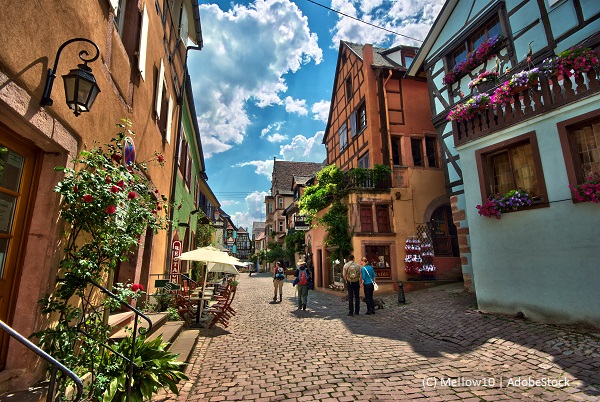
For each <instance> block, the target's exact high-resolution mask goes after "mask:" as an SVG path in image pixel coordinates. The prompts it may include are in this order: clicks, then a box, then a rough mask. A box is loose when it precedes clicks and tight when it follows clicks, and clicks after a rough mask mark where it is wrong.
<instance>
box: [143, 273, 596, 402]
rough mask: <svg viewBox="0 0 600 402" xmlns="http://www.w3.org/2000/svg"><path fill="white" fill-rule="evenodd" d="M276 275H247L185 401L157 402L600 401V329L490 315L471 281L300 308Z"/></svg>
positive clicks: (202, 348) (314, 297)
mask: <svg viewBox="0 0 600 402" xmlns="http://www.w3.org/2000/svg"><path fill="white" fill-rule="evenodd" d="M283 293H284V298H283V302H282V303H278V304H274V305H272V304H269V302H270V301H271V299H272V297H273V287H272V282H271V279H270V277H269V275H268V274H259V275H253V276H251V277H249V276H248V275H247V274H242V275H241V278H240V281H239V287H238V291H237V295H236V299H235V300H234V302H233V307H234V308H235V309H236V311H237V315H236V316H235V317H233V319H232V320H231V321H230V323H229V327H228V328H226V329H222V328H220V327H215V328H213V329H211V330H207V331H203V333H202V334H201V337H200V340H199V342H198V345H197V346H196V349H195V351H194V352H193V355H192V357H191V360H190V364H189V365H188V367H187V371H186V372H187V374H188V376H189V377H190V380H189V381H188V382H187V383H186V384H184V385H183V387H182V389H181V392H180V395H179V397H175V396H174V395H168V396H165V394H161V395H159V396H157V397H156V398H155V399H154V400H155V401H168V400H171V401H175V400H177V401H222V400H227V401H229V400H261V401H275V400H282V401H283V400H289V401H310V400H319V401H352V400H368V401H395V400H415V399H422V400H431V401H450V400H464V401H478V400H484V401H497V400H539V401H578V400H586V401H598V400H600V331H590V330H583V329H579V328H571V327H557V326H552V325H544V324H537V323H532V322H529V321H527V320H521V319H516V318H512V317H505V316H495V315H486V314H480V313H479V312H478V311H477V308H476V303H475V296H474V295H472V294H466V293H464V292H463V291H462V284H452V285H444V286H438V287H434V288H431V289H427V290H421V291H416V292H411V293H407V295H406V298H407V304H405V305H398V303H397V295H396V294H394V293H392V294H389V293H388V294H383V295H378V294H377V293H376V297H381V298H382V299H383V300H384V301H385V305H384V309H382V310H376V312H377V314H375V315H372V316H366V315H364V313H365V312H366V306H365V305H364V303H363V305H362V309H361V315H359V316H353V317H349V316H347V315H346V314H347V312H348V310H347V308H348V307H347V302H344V301H342V298H341V297H342V296H343V293H339V294H332V293H329V292H310V293H309V301H308V308H307V310H306V311H299V310H297V309H296V299H295V295H294V288H293V287H292V285H291V283H290V282H286V283H285V284H284V290H283Z"/></svg>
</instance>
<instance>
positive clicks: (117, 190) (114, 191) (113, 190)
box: [110, 186, 121, 193]
mask: <svg viewBox="0 0 600 402" xmlns="http://www.w3.org/2000/svg"><path fill="white" fill-rule="evenodd" d="M119 190H121V189H120V188H119V187H117V186H112V187H111V188H110V192H111V193H118V192H119Z"/></svg>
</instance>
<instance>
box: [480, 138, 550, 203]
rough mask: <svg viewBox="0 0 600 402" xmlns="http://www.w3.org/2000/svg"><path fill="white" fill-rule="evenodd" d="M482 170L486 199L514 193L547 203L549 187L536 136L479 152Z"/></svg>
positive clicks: (483, 195)
mask: <svg viewBox="0 0 600 402" xmlns="http://www.w3.org/2000/svg"><path fill="white" fill-rule="evenodd" d="M475 155H476V158H477V163H478V167H479V174H480V177H481V178H480V182H482V183H483V184H484V185H483V186H482V189H481V192H482V198H483V199H484V200H486V199H487V197H488V196H489V195H492V194H501V195H503V194H506V193H507V192H509V191H510V190H515V189H520V190H525V191H527V192H528V193H529V194H530V195H531V196H532V197H533V199H534V201H536V202H538V203H540V202H541V201H542V202H547V201H546V200H547V197H546V185H545V183H544V175H543V171H542V163H541V159H540V154H539V150H538V147H537V139H536V137H535V133H533V132H532V133H529V134H524V135H521V136H519V137H515V138H513V139H511V140H508V141H506V142H505V143H502V144H497V145H492V146H490V147H487V148H484V149H480V150H478V151H476V152H475Z"/></svg>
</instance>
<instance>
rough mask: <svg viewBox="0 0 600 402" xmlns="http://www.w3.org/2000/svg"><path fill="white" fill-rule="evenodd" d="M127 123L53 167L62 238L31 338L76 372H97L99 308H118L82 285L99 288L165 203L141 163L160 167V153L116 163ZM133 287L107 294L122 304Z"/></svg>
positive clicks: (156, 223)
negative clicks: (41, 319)
mask: <svg viewBox="0 0 600 402" xmlns="http://www.w3.org/2000/svg"><path fill="white" fill-rule="evenodd" d="M130 126H131V123H130V122H129V121H128V120H123V121H122V123H121V124H117V128H118V130H119V132H118V133H117V135H116V136H115V137H114V138H113V139H112V140H111V142H110V143H109V144H105V145H104V146H99V145H96V147H95V148H93V149H90V150H84V151H82V152H81V153H80V154H79V156H78V158H77V159H76V160H74V161H73V162H74V163H75V167H74V168H66V167H56V168H55V170H57V171H62V172H64V178H63V180H62V181H61V182H59V183H58V184H57V186H56V188H55V191H56V192H57V193H60V195H61V199H62V204H61V217H62V218H63V219H64V221H65V223H66V225H65V226H66V241H65V248H64V254H63V258H62V260H61V261H60V263H59V272H58V278H59V279H58V280H57V286H56V288H55V289H54V290H53V293H52V294H47V295H45V296H44V298H43V299H42V300H40V305H41V311H42V313H43V314H45V315H46V316H47V317H48V318H49V319H50V320H52V322H53V325H52V326H51V327H49V328H47V329H46V330H43V331H40V332H38V333H36V334H33V335H32V336H35V337H37V338H38V339H39V345H40V347H42V348H43V349H44V350H45V351H46V352H48V353H49V354H50V355H52V356H53V357H54V358H56V359H57V360H58V361H60V362H62V363H63V364H65V365H66V366H67V367H69V368H70V369H71V370H73V371H74V372H75V373H76V374H79V375H82V374H85V373H87V372H92V373H94V374H96V369H97V359H98V358H99V356H101V355H102V352H103V351H104V347H103V346H101V344H102V343H106V342H107V339H108V337H109V335H110V331H109V328H108V327H107V326H105V325H104V324H103V315H104V312H105V309H114V308H116V307H118V306H120V303H118V302H117V303H115V302H98V295H99V292H98V290H94V289H92V288H90V286H89V280H93V281H95V282H98V283H103V282H104V278H105V277H106V274H107V273H109V272H111V271H114V269H115V267H116V266H117V263H118V261H125V260H126V259H127V257H128V254H129V253H130V252H131V251H132V250H134V249H135V248H137V247H138V244H139V243H138V242H139V238H140V235H141V234H143V233H145V231H146V229H147V228H148V227H149V228H152V229H154V230H155V231H158V230H161V229H165V228H166V227H167V224H168V221H167V219H166V218H165V216H166V209H167V206H166V201H167V198H166V197H165V196H164V195H161V194H159V191H158V190H157V189H156V188H155V187H154V185H153V184H152V183H151V182H150V180H148V178H147V174H146V171H147V169H148V168H147V163H150V162H154V163H157V164H159V165H161V166H162V165H163V164H164V158H163V156H162V155H160V154H158V153H155V154H154V155H153V157H152V158H151V159H150V160H148V161H144V162H135V163H132V164H129V165H128V166H124V165H123V164H122V161H123V142H124V139H125V137H133V136H134V133H133V132H132V131H131V130H130V129H129V128H130ZM132 286H134V285H121V284H117V285H116V286H115V288H114V289H112V290H113V291H114V292H115V293H117V294H118V297H119V299H121V300H127V299H128V298H133V297H137V296H136V294H135V293H138V292H139V291H140V290H142V289H138V290H137V291H136V290H134V289H132ZM135 286H136V287H137V286H139V285H135ZM83 332H85V333H86V334H87V336H86V335H82V333H83ZM122 374H123V371H121V372H120V373H119V375H122ZM93 378H97V377H96V376H94V377H93ZM58 387H59V389H61V390H64V389H65V387H66V383H65V382H59V384H58ZM98 389H102V384H99V383H98V382H95V381H93V382H92V384H91V385H90V387H89V392H90V393H91V394H95V393H96V392H97V390H98Z"/></svg>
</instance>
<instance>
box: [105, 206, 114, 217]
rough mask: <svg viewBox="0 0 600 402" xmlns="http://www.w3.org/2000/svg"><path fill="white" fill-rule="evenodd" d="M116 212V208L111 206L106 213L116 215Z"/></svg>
mask: <svg viewBox="0 0 600 402" xmlns="http://www.w3.org/2000/svg"><path fill="white" fill-rule="evenodd" d="M115 211H116V208H115V207H114V206H113V205H109V206H108V208H106V213H107V214H109V215H110V214H114V213H115Z"/></svg>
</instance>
